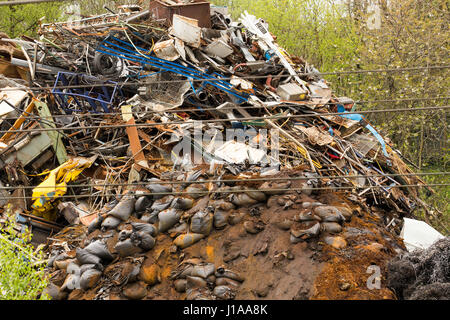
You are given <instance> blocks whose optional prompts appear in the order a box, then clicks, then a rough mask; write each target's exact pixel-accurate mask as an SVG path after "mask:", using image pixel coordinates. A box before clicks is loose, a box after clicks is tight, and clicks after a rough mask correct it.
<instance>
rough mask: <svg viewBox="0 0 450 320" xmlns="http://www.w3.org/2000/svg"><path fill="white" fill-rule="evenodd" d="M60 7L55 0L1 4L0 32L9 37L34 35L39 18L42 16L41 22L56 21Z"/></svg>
mask: <svg viewBox="0 0 450 320" xmlns="http://www.w3.org/2000/svg"><path fill="white" fill-rule="evenodd" d="M60 7H61V4H60V3H55V2H49V3H41V4H25V5H17V6H3V7H1V8H0V32H5V33H6V34H7V35H8V36H9V37H10V38H15V37H19V36H22V35H28V36H35V35H36V32H37V29H38V27H39V19H41V18H43V19H42V23H46V22H53V21H56V20H57V19H58V17H59V16H60V15H61V13H60Z"/></svg>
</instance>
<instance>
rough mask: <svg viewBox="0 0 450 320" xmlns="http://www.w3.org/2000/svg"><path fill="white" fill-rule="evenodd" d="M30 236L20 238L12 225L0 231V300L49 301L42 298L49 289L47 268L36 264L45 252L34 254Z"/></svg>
mask: <svg viewBox="0 0 450 320" xmlns="http://www.w3.org/2000/svg"><path fill="white" fill-rule="evenodd" d="M30 241H31V234H30V233H21V234H17V233H16V231H14V229H13V225H12V224H11V223H6V224H5V225H4V226H3V227H2V228H0V300H35V299H40V300H48V299H49V297H48V296H47V295H46V294H40V293H41V292H42V290H43V289H44V288H45V287H46V286H47V284H48V281H47V279H46V277H45V275H44V266H43V265H42V264H36V265H35V266H33V264H34V262H36V261H37V260H38V259H39V258H42V252H39V253H37V254H35V253H34V249H33V246H32V245H31V243H30Z"/></svg>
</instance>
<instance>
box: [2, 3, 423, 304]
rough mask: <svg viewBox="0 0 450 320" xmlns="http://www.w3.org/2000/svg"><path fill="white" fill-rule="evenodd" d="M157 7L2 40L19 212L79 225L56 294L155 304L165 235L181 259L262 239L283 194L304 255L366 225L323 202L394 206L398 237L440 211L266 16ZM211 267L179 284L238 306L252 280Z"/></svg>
mask: <svg viewBox="0 0 450 320" xmlns="http://www.w3.org/2000/svg"><path fill="white" fill-rule="evenodd" d="M171 2H173V1H171ZM195 3H197V2H195ZM195 3H194V4H195ZM206 4H207V6H208V11H209V3H206ZM192 5H193V4H192ZM197 5H199V6H204V5H205V2H198V3H197ZM154 6H160V7H161V8H166V7H167V6H168V4H167V3H166V2H164V1H152V2H151V7H150V9H148V10H142V11H138V12H122V13H117V14H116V13H111V14H109V13H108V14H105V15H101V16H97V17H92V18H88V19H83V20H79V21H72V22H66V23H54V24H49V25H41V27H40V30H39V34H40V37H39V39H31V38H28V37H22V38H21V39H9V38H8V37H7V36H6V35H2V36H1V41H0V54H1V58H0V67H1V69H0V73H1V74H2V76H1V78H0V87H1V88H2V89H1V93H0V94H1V96H0V99H1V103H0V116H1V118H0V119H1V120H0V121H1V130H2V133H1V138H0V170H1V171H2V174H1V181H0V184H1V185H0V187H1V199H0V201H1V205H2V206H3V217H7V216H13V217H14V218H15V219H16V221H18V222H20V223H23V224H28V225H31V227H32V228H43V229H45V230H49V231H52V232H54V233H56V232H58V231H60V230H61V229H62V228H63V227H64V226H66V227H65V228H64V229H63V231H61V232H60V233H58V234H56V235H52V236H51V239H52V240H51V244H50V245H49V250H48V251H49V253H50V259H49V268H50V270H51V274H52V282H53V283H57V285H55V284H52V287H51V288H50V289H49V293H50V294H51V295H52V296H53V297H54V298H64V297H66V296H67V293H69V292H71V291H72V290H73V289H74V288H75V287H76V286H74V284H75V283H78V284H80V286H81V289H82V290H84V291H88V290H90V289H95V292H96V293H95V298H97V299H102V298H107V297H108V294H109V292H110V290H113V289H111V288H114V287H121V288H122V287H124V288H125V289H124V290H123V292H122V294H123V295H124V296H125V297H128V298H130V299H131V298H133V299H140V298H143V297H145V296H146V294H147V291H146V289H145V287H142V286H140V285H138V284H137V283H139V282H135V281H137V279H140V280H141V281H144V282H145V283H146V284H147V285H153V284H155V283H158V282H159V281H160V279H159V278H160V275H159V273H158V272H159V271H157V270H156V269H154V268H153V266H154V265H153V264H149V263H147V262H146V261H144V254H145V253H147V252H149V251H151V250H152V249H153V248H154V247H155V245H156V244H157V242H158V241H159V239H160V237H161V236H163V235H164V236H165V237H167V235H170V238H171V239H173V245H172V246H171V247H170V248H171V249H170V250H171V252H180V250H183V249H184V248H187V247H189V246H191V245H192V244H194V243H196V242H198V241H200V240H201V239H206V238H207V237H208V235H210V234H211V233H214V232H221V231H220V230H221V229H223V228H226V226H227V225H228V224H229V223H230V220H236V219H238V220H239V221H241V220H242V218H243V215H247V216H248V217H252V219H250V220H247V221H245V222H244V228H245V230H246V231H247V232H248V233H249V234H257V233H258V232H260V231H261V230H263V229H264V227H265V226H264V223H262V222H261V221H260V220H258V218H257V217H258V214H259V211H260V210H261V208H262V206H266V203H269V202H270V201H271V200H270V199H274V197H275V196H277V198H276V199H278V200H277V201H278V204H279V205H280V206H281V208H282V209H281V210H288V211H289V210H291V209H295V210H296V212H297V214H296V215H295V216H293V217H292V218H290V219H287V220H286V221H284V222H283V221H282V222H279V223H281V224H282V225H283V226H282V228H284V229H285V230H290V241H291V243H293V244H294V243H298V242H303V241H305V240H307V239H314V238H318V237H319V236H325V237H326V240H325V242H327V243H330V244H334V245H336V243H335V241H336V239H335V238H334V236H333V235H335V234H337V233H340V232H341V231H342V228H343V226H344V225H345V223H346V221H350V220H351V217H352V215H353V213H354V210H353V209H352V208H350V207H349V206H348V205H345V204H342V205H340V206H331V205H327V204H325V203H320V202H318V201H316V199H315V196H314V195H317V194H320V193H330V192H335V193H337V194H339V195H340V196H341V197H342V198H343V199H344V198H345V199H347V200H351V201H352V202H353V203H355V204H358V205H359V206H361V207H363V208H365V209H366V210H369V206H372V205H373V206H377V207H379V208H383V210H384V212H385V215H384V216H383V219H385V224H387V225H388V226H389V228H390V229H391V230H395V231H396V232H399V227H400V223H401V220H400V218H401V217H402V216H404V215H409V214H410V213H411V212H412V211H413V210H414V209H415V208H416V207H417V206H419V205H424V204H423V202H422V201H421V200H420V199H419V197H418V195H419V194H418V192H419V187H418V185H423V186H425V184H424V183H423V182H422V181H421V180H420V179H419V178H418V177H417V176H415V175H414V174H413V173H412V171H411V170H410V169H409V168H408V166H407V165H406V164H405V163H404V162H403V161H402V160H401V158H400V156H399V155H398V154H397V153H396V152H395V151H394V150H393V149H391V148H390V146H389V144H388V142H387V141H386V140H385V139H383V137H382V136H381V135H380V134H379V133H378V132H377V131H376V129H374V128H373V127H372V126H371V125H370V124H369V123H368V122H367V120H366V119H365V118H364V117H363V116H362V115H361V114H359V113H357V112H356V111H355V108H356V105H355V103H354V101H353V100H351V99H349V98H346V97H336V96H334V95H333V93H332V90H331V89H330V87H329V86H328V84H327V82H326V80H325V79H323V78H322V77H321V76H320V74H319V72H318V71H317V70H316V69H314V68H313V67H312V66H311V65H309V64H308V63H307V62H305V61H304V60H303V59H301V58H299V57H294V56H292V55H290V54H289V53H287V52H286V51H284V50H283V49H282V48H281V47H280V46H279V45H278V44H277V42H276V38H275V37H274V36H273V35H272V34H271V33H270V32H269V31H268V30H269V26H268V25H267V23H265V22H264V21H263V20H262V19H257V18H256V17H254V16H252V15H249V14H248V13H247V12H245V13H243V14H242V16H241V17H240V19H239V20H238V21H232V19H231V18H230V17H229V16H228V15H227V14H225V13H224V11H223V10H222V9H221V8H213V7H211V16H210V18H207V16H205V15H204V14H201V15H200V14H199V13H200V12H201V10H199V11H196V10H193V12H194V13H192V12H189V11H187V13H185V15H186V16H183V15H178V14H173V13H172V14H170V15H169V16H168V17H160V16H158V15H157V14H155V12H156V13H158V12H160V11H157V10H156V11H155V10H153V9H154ZM18 48H20V49H18ZM230 132H231V138H230V137H229V136H228V133H230ZM247 140H248V141H247ZM180 151H182V152H180ZM305 197H311V198H308V199H309V201H306V200H305V199H306V198H305ZM242 208H244V209H242ZM240 214H242V215H240ZM234 222H235V223H236V221H234ZM235 223H230V224H235ZM67 225H69V226H67ZM330 235H331V238H330ZM337 246H339V244H338V245H337ZM177 250H178V251H177ZM194 260H195V259H194ZM194 260H192V261H187V262H186V260H185V261H184V262H182V263H181V264H180V266H179V268H178V269H177V271H176V272H175V273H174V274H172V276H171V279H173V280H174V281H175V288H176V290H177V291H187V294H188V295H187V297H188V298H189V299H194V298H216V297H218V298H223V299H229V298H233V297H234V295H235V294H234V293H233V292H234V291H235V290H236V288H238V287H239V285H240V283H241V282H242V281H243V280H244V279H243V278H242V277H241V276H239V275H238V274H237V273H235V272H233V271H231V270H226V269H225V268H224V267H223V266H220V265H214V264H211V263H206V262H204V261H196V260H195V261H194ZM197 260H198V259H197ZM193 261H194V262H193ZM124 270H128V271H129V272H128V273H126V274H125V273H124V272H125V271H124ZM100 284H101V285H100ZM99 288H101V289H99ZM193 288H197V289H198V288H204V289H205V290H203V289H202V290H203V291H202V290H200V291H199V290H197V289H196V290H193ZM206 288H209V289H208V290H207V289H206Z"/></svg>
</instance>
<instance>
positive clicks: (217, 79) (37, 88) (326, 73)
mask: <svg viewBox="0 0 450 320" xmlns="http://www.w3.org/2000/svg"><path fill="white" fill-rule="evenodd" d="M448 68H450V65H442V66H428V67H410V68H394V69H373V70H347V71H345V70H344V71H334V72H299V73H296V75H298V76H312V75H339V74H365V73H382V72H405V71H418V70H427V69H448ZM270 76H271V77H272V79H277V78H288V77H292V75H291V74H282V75H270ZM267 77H268V75H264V76H257V75H253V76H251V75H250V76H239V77H238V76H237V77H221V78H216V79H214V78H203V79H202V78H200V79H190V80H191V81H193V82H203V81H210V82H214V81H224V80H232V79H236V78H237V79H266V78H267ZM102 81H105V83H94V84H89V85H70V86H47V87H30V86H19V87H9V88H4V89H2V91H13V90H23V89H29V90H32V91H39V90H41V91H45V90H52V89H82V88H94V87H116V86H120V87H123V86H136V85H139V84H142V85H149V84H168V83H175V82H181V83H182V82H186V81H188V80H185V79H179V80H177V79H175V80H158V81H151V82H145V81H141V82H128V81H126V82H115V81H114V79H106V78H105V79H102ZM107 81H114V83H107Z"/></svg>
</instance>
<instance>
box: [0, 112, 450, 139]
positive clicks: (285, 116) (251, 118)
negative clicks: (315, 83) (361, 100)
mask: <svg viewBox="0 0 450 320" xmlns="http://www.w3.org/2000/svg"><path fill="white" fill-rule="evenodd" d="M449 108H450V106H438V107H423V108H402V109H381V110H361V111H355V112H345V113H342V112H330V113H325V112H324V113H316V114H299V115H282V116H281V115H273V116H266V117H261V116H260V117H244V118H236V119H228V118H223V119H220V118H219V119H210V120H192V119H189V120H188V121H168V122H158V123H135V124H116V125H96V126H79V127H60V128H37V129H25V130H20V129H18V130H0V133H6V132H9V133H24V132H46V131H60V130H62V131H70V130H87V129H113V128H127V127H137V128H149V127H150V128H151V127H158V126H168V125H182V124H188V123H192V124H197V123H198V124H205V123H217V122H240V121H254V120H265V119H267V120H280V119H290V118H294V119H296V118H310V117H327V116H334V115H338V116H339V115H340V116H342V115H350V114H362V113H363V114H373V113H383V112H384V113H386V112H394V113H395V112H417V111H431V110H446V109H449Z"/></svg>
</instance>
